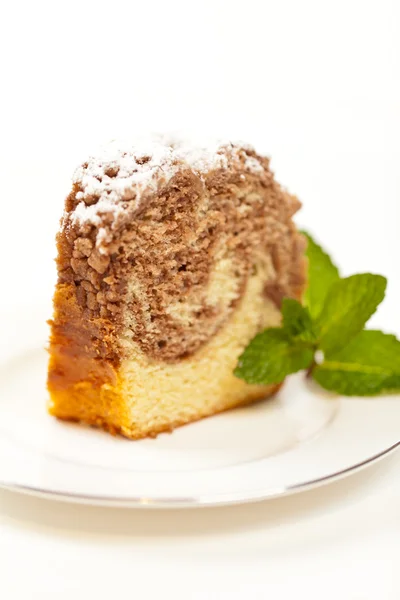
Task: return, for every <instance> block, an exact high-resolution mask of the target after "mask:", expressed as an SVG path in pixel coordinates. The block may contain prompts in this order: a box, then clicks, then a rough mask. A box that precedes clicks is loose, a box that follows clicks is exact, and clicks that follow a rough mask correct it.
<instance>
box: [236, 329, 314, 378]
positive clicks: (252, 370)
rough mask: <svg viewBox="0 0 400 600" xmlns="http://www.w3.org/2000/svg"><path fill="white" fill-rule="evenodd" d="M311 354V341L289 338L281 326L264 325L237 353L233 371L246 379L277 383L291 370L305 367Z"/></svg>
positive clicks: (311, 357)
mask: <svg viewBox="0 0 400 600" xmlns="http://www.w3.org/2000/svg"><path fill="white" fill-rule="evenodd" d="M313 358H314V350H313V348H312V347H310V344H307V343H306V342H302V341H298V342H297V341H293V340H291V339H290V338H289V336H288V335H287V333H286V331H284V330H283V329H278V328H272V329H266V330H265V331H263V332H262V333H259V334H258V335H256V337H255V338H253V339H252V341H251V342H250V344H249V345H248V346H247V348H246V349H245V351H244V352H243V354H242V355H241V356H240V357H239V361H238V365H237V367H236V369H235V371H234V374H235V375H236V377H239V378H240V379H244V380H245V381H247V383H259V384H263V385H268V384H271V383H280V382H281V381H283V380H284V379H285V377H286V376H287V375H290V373H296V372H297V371H301V370H302V369H307V368H308V367H309V366H310V364H311V363H312V361H313Z"/></svg>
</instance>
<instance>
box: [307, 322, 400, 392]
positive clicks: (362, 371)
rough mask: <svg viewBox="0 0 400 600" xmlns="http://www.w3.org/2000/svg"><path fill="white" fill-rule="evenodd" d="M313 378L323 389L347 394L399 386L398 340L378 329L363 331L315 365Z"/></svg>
mask: <svg viewBox="0 0 400 600" xmlns="http://www.w3.org/2000/svg"><path fill="white" fill-rule="evenodd" d="M313 378H314V379H315V380H316V381H317V382H318V383H319V384H320V385H321V386H322V387H324V388H325V389H328V390H331V391H334V392H338V393H339V394H343V395H346V396H374V395H376V394H379V393H381V392H383V391H393V390H396V389H397V390H400V341H399V340H397V339H396V337H395V336H394V335H387V334H384V333H382V332H381V331H375V330H370V331H368V330H365V331H362V332H361V333H359V334H358V335H357V337H355V338H354V339H353V340H352V341H351V342H350V343H349V345H348V346H346V347H345V348H343V349H342V350H340V351H338V352H336V353H332V354H331V355H330V357H329V359H328V360H326V361H325V362H323V363H322V365H318V366H317V367H315V368H314V370H313Z"/></svg>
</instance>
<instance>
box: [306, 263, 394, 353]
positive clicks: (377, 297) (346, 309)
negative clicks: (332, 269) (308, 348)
mask: <svg viewBox="0 0 400 600" xmlns="http://www.w3.org/2000/svg"><path fill="white" fill-rule="evenodd" d="M386 284H387V281H386V279H385V277H382V275H373V274H371V273H363V274H361V275H352V276H351V277H346V278H345V279H340V280H339V281H337V282H336V283H334V284H333V285H332V286H331V287H330V289H329V292H328V294H327V296H326V300H325V304H324V307H323V309H322V311H321V314H320V315H319V317H318V320H317V324H316V329H317V331H316V333H317V336H318V339H319V346H320V348H321V350H323V351H324V353H325V354H326V355H327V356H328V355H329V353H332V352H335V351H336V350H338V349H339V348H343V347H344V346H346V345H347V344H348V343H349V342H350V340H351V339H352V338H353V337H355V336H356V335H357V333H359V332H360V331H361V330H362V329H363V327H364V325H365V323H366V322H367V321H368V319H369V318H370V316H371V315H372V314H373V313H374V312H375V311H376V308H377V306H378V305H379V304H380V303H381V302H382V300H383V298H384V297H385V290H386Z"/></svg>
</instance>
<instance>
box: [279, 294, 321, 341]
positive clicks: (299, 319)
mask: <svg viewBox="0 0 400 600" xmlns="http://www.w3.org/2000/svg"><path fill="white" fill-rule="evenodd" d="M282 325H283V329H284V330H285V331H286V333H287V334H288V336H289V337H290V338H293V339H298V340H303V341H306V342H308V341H310V342H312V341H315V334H314V329H313V323H312V320H311V316H310V312H309V310H308V308H306V307H305V306H302V305H301V304H300V302H298V301H297V300H294V299H293V298H284V299H283V302H282Z"/></svg>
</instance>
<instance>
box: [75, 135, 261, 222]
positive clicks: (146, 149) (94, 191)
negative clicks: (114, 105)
mask: <svg viewBox="0 0 400 600" xmlns="http://www.w3.org/2000/svg"><path fill="white" fill-rule="evenodd" d="M248 152H251V153H252V154H254V151H253V150H252V148H250V147H248V146H244V145H239V144H232V143H231V142H227V141H223V140H202V141H200V142H199V141H198V140H196V141H191V140H186V139H182V138H178V137H173V136H167V135H154V136H151V137H148V138H142V139H139V140H137V141H135V142H128V141H124V140H113V141H112V142H110V143H109V144H107V145H105V146H103V147H102V148H101V149H100V150H99V152H98V153H97V154H96V155H93V156H91V157H90V158H89V160H88V161H87V162H85V163H84V164H83V165H81V166H80V167H79V168H78V169H77V170H76V171H75V174H74V177H73V182H74V184H75V185H76V186H77V187H78V189H79V191H78V192H77V193H76V200H77V205H76V207H75V208H74V210H73V211H72V212H71V213H70V215H69V217H70V219H71V221H72V223H73V224H91V225H94V226H97V227H101V225H102V215H105V214H111V216H112V218H113V219H116V218H117V217H118V216H119V215H120V214H122V213H123V212H124V211H126V203H130V204H131V203H132V202H133V208H134V209H138V208H139V206H140V203H141V198H142V196H143V194H144V193H145V192H148V191H150V192H151V191H153V192H154V191H157V190H158V189H159V187H160V185H162V184H166V183H168V182H169V181H170V180H171V178H172V177H173V176H174V175H176V173H178V172H179V171H182V169H185V168H187V169H190V170H191V171H193V172H194V173H195V174H196V175H198V176H199V177H200V178H203V177H204V176H205V175H206V174H208V173H209V172H210V171H214V170H216V169H226V168H228V167H229V164H232V165H235V164H236V165H239V164H241V166H242V167H244V169H245V170H246V171H249V172H252V173H260V172H262V171H263V165H262V164H261V163H260V161H259V160H258V159H257V157H256V156H254V155H253V156H252V155H248Z"/></svg>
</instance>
